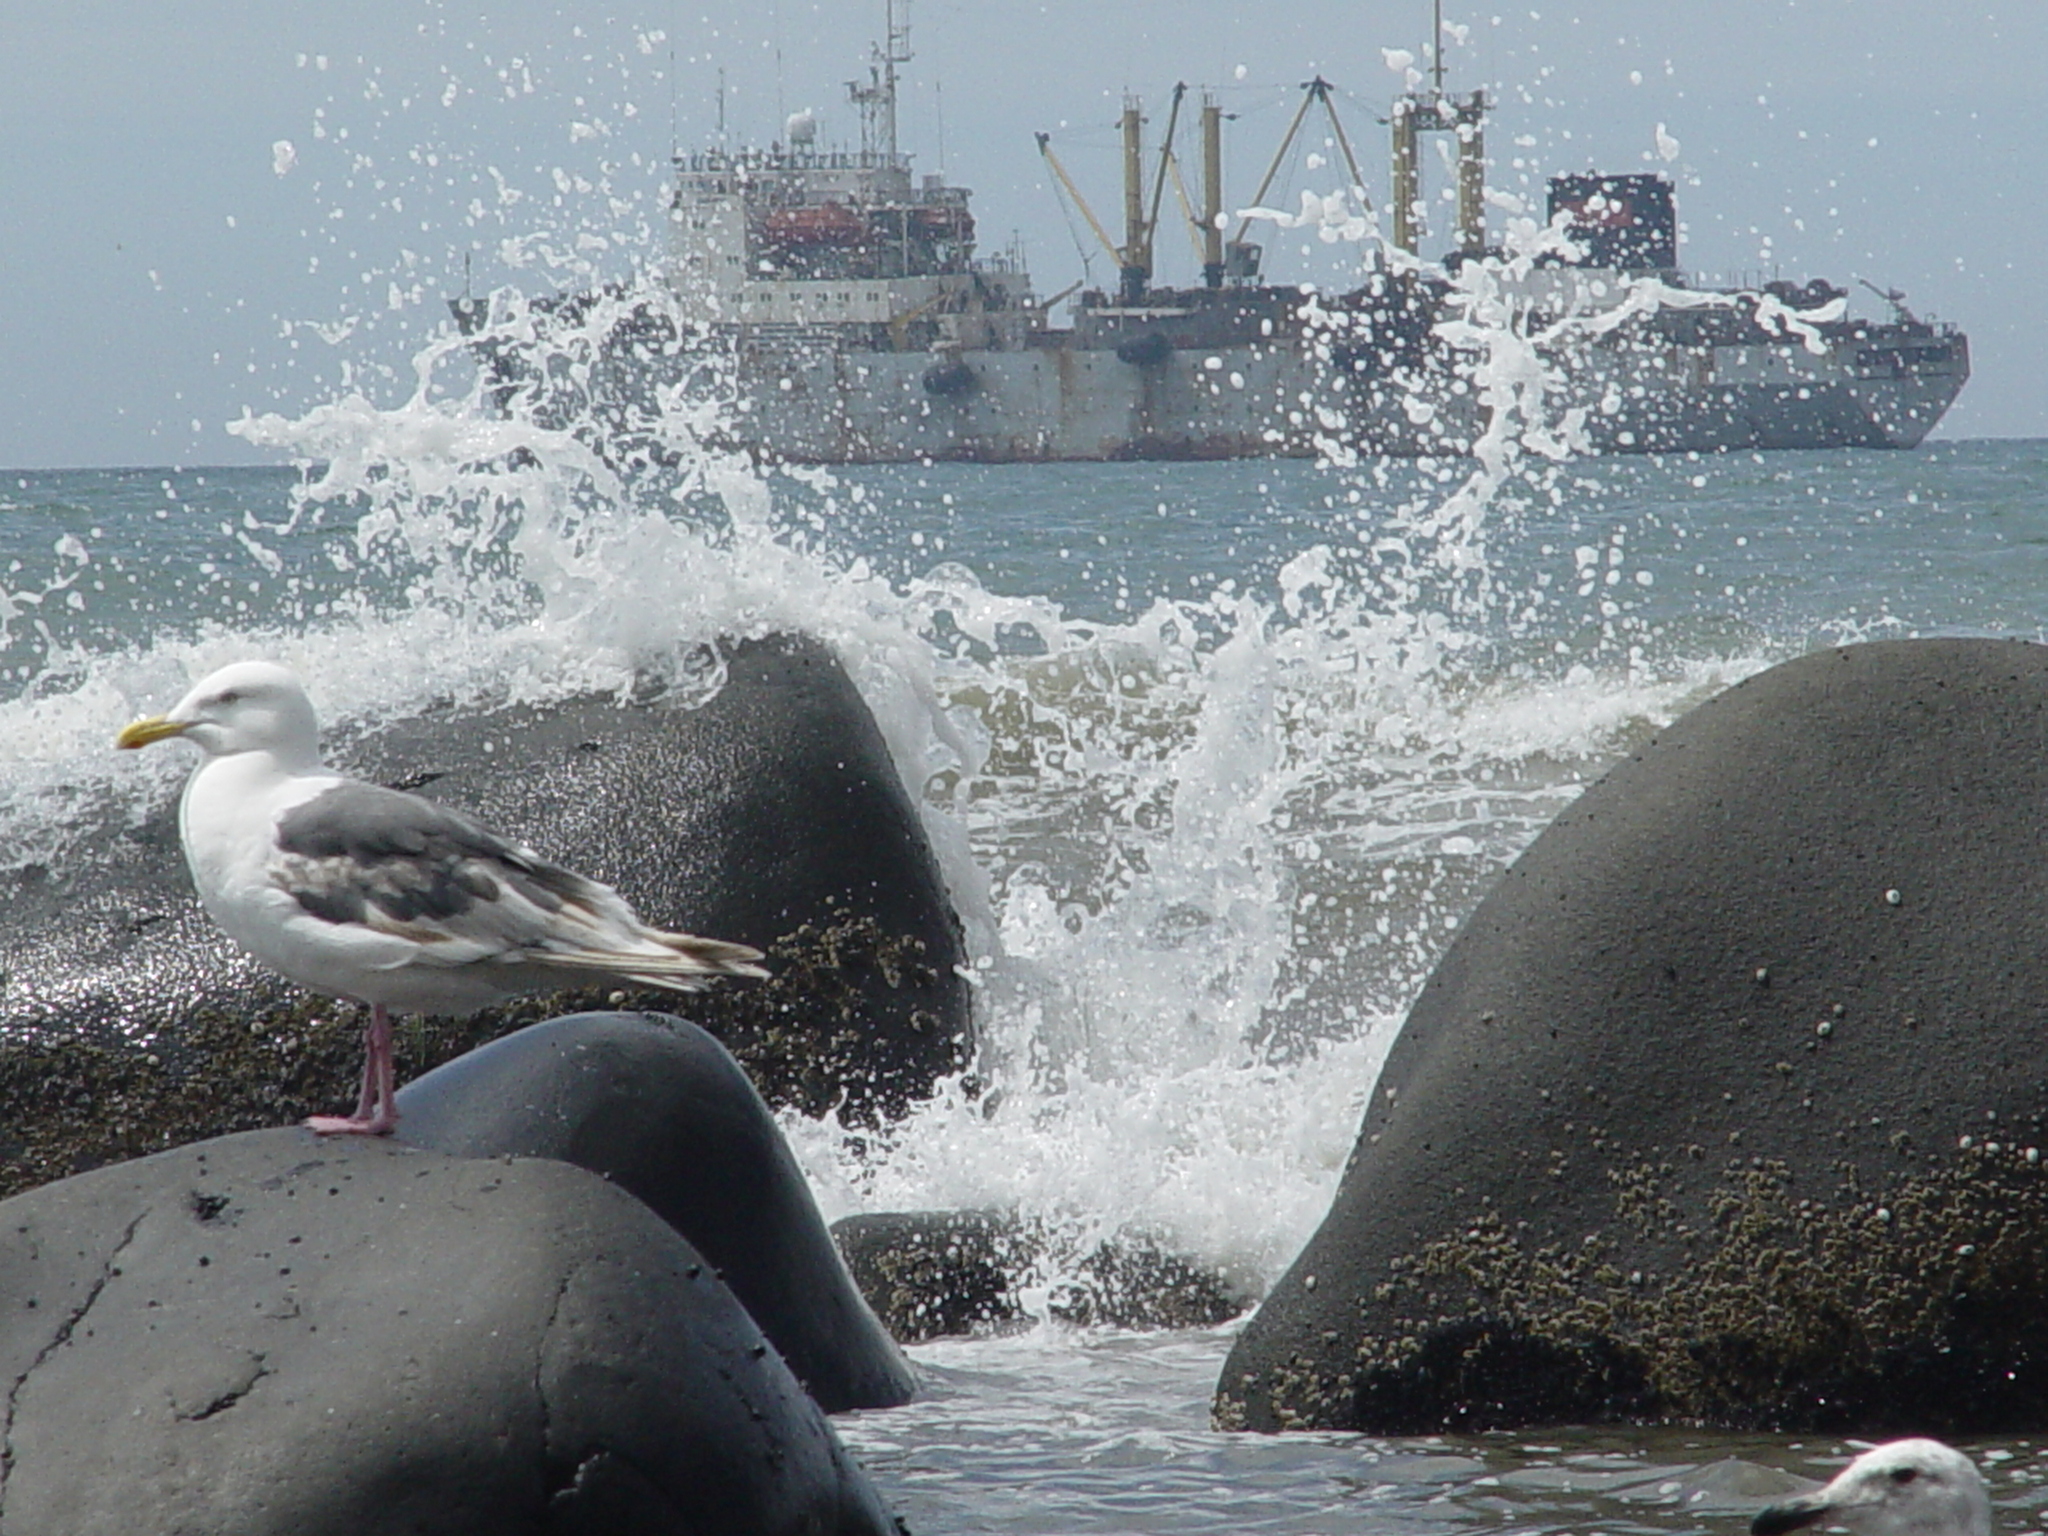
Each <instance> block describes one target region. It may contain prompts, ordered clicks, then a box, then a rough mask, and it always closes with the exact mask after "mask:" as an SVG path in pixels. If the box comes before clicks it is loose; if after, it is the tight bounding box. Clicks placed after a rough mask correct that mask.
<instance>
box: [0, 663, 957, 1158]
mask: <svg viewBox="0 0 2048 1536" xmlns="http://www.w3.org/2000/svg"><path fill="white" fill-rule="evenodd" d="M715 659H716V664H717V667H718V668H719V669H721V670H722V674H723V683H722V686H721V687H719V689H718V690H717V691H716V692H715V693H713V694H712V695H711V696H710V697H709V699H708V700H705V701H702V702H695V701H692V702H693V703H694V707H686V705H685V704H684V703H682V702H678V701H677V700H676V699H674V698H672V697H666V696H664V697H655V698H652V699H650V700H647V701H645V702H634V703H621V701H620V700H618V699H616V698H611V697H604V698H583V699H572V700H568V701H565V702H562V703H559V704H554V705H549V706H545V707H525V706H519V707H504V708H498V709H483V710H475V709H446V710H438V711H429V712H428V713H426V714H424V715H422V716H420V717H419V718H416V719H410V720H404V721H399V722H395V723H393V724H390V725H388V726H385V727H382V728H380V729H378V730H376V731H374V732H371V733H369V734H367V735H362V736H357V737H354V738H351V739H344V740H339V741H334V742H330V743H329V750H328V756H329V759H330V761H332V762H333V763H334V764H335V765H336V766H337V767H338V768H340V769H342V770H344V771H346V772H349V773H352V774H355V775H357V776H359V777H365V778H369V779H372V780H375V781H377V782H381V783H390V784H395V785H397V786H399V787H401V788H406V789H412V790H416V791H418V792H419V793H422V794H424V795H427V796H429V797H431V798H434V799H438V800H442V801H444V802H446V803H447V804H449V805H452V806H455V807H456V808H458V809H461V810H464V811H467V812H469V813H471V814H473V815H476V816H478V817H479V818H480V819H482V820H483V821H484V822H485V823H486V824H487V825H490V826H492V827H494V828H497V829H499V830H501V831H503V832H505V833H506V834H508V835H510V836H513V837H517V838H520V839H522V840H524V841H526V842H528V843H531V844H532V845H533V846H534V847H535V848H537V849H539V850H540V851H541V852H543V853H545V854H546V855H547V856H549V857H550V858H552V859H555V860H556V861H558V862H560V863H563V864H566V865H568V866H570V867H573V868H575V869H578V870H581V871H583V872H585V873H588V874H590V875H592V876H594V877H596V878H598V879H601V880H604V881H606V882H607V883H609V884H612V885H614V886H616V887H617V888H618V889H619V890H620V891H621V892H622V894H624V895H625V896H626V897H627V898H628V899H629V900H631V901H632V902H633V903H634V904H635V906H636V907H637V908H638V909H639V911H640V913H641V915H642V916H643V917H645V918H646V919H648V920H649V921H650V922H653V923H656V924H659V925H661V926H665V927H670V928H680V929H683V930H685V931H688V932H693V933H702V934H707V935H711V936H714V937H718V938H728V939H733V940H737V941H741V942H745V943H750V944H753V945H755V946H756V947H758V948H761V949H763V950H766V951H767V952H768V954H769V960H768V965H769V968H770V969H771V971H772V972H773V979H772V980H771V981H769V982H768V983H766V984H757V983H748V984H745V985H738V986H731V987H727V988H723V989H721V990H719V991H716V992H712V993H706V994H702V995H701V996H699V997H697V998H693V999H692V1005H691V1010H690V1011H691V1013H692V1015H693V1017H695V1018H697V1019H698V1021H699V1022H701V1023H703V1024H705V1025H706V1026H707V1027H709V1028H710V1029H711V1030H712V1031H713V1033H715V1034H717V1035H718V1036H719V1038H720V1039H722V1040H724V1041H725V1042H726V1043H727V1044H728V1045H729V1046H730V1047H731V1049H732V1050H733V1051H734V1053H735V1054H736V1055H737V1056H738V1057H739V1059H740V1060H741V1062H742V1063H743V1064H744V1065H745V1066H746V1068H747V1070H748V1071H749V1073H750V1074H751V1075H752V1076H753V1078H754V1080H755V1082H756V1083H757V1084H758V1085H759V1086H760V1088H761V1090H762V1092H763V1094H764V1095H765V1096H766V1097H767V1098H768V1099H769V1101H770V1102H771V1103H774V1104H776V1105H778V1106H783V1105H788V1106H794V1107H796V1108H799V1109H802V1110H804V1111H806V1112H811V1113H822V1112H824V1111H825V1110H827V1109H835V1108H836V1109H837V1110H838V1111H839V1112H840V1113H841V1114H842V1115H843V1116H844V1117H845V1118H846V1119H848V1120H849V1121H852V1122H855V1123H860V1122H864V1121H873V1120H878V1119H883V1118H887V1117H889V1116H892V1115H894V1114H896V1113H898V1112H900V1111H901V1109H902V1108H903V1107H904V1106H905V1105H906V1104H908V1103H910V1102H911V1101H913V1100H915V1099H917V1098H919V1097H921V1096H922V1095H924V1094H925V1093H927V1092H929V1090H930V1088H931V1085H932V1084H933V1083H934V1082H935V1081H936V1080H937V1079H939V1078H940V1077H942V1076H944V1075H946V1074H948V1073H950V1072H953V1071H955V1070H957V1069H958V1068H959V1067H960V1066H961V1065H962V1064H963V1063H964V1062H965V1061H966V1059H967V1057H968V1054H969V1052H970V1051H971V1048H972V1037H971V1021H970V1018H969V1010H968V990H967V984H966V982H965V981H964V980H963V979H962V970H961V967H962V963H963V961H964V959H965V949H964V941H963V937H962V933H961V929H960V924H959V920H958V918H957V916H956V914H955V912H954V909H953V906H952V901H951V897H950V895H949V893H948V891H947V888H946V885H945V881H944V878H943V876H942V875H941V873H940V871H939V868H938V865H937V862H936V859H935V858H934V855H933V852H932V849H931V847H930V845H929V843H928V840H927V839H926V837H925V834H924V832H923V829H922V826H921V824H920V822H919V819H918V814H917V810H916V807H915V805H914V804H913V803H912V800H911V797H910V793H909V791H908V790H907V789H906V786H905V784H904V783H903V780H902V777H901V775H900V774H899V773H898V771H897V769H896V766H895V764H894V762H893V761H892V759H891V757H890V754H889V750H888V746H887V743H886V742H885V741H884V739H883V737H882V733H881V731H880V729H879V727H878V726H877V724H876V722H875V720H874V717H873V715H872V714H871V713H870V711H869V710H868V708H867V705H866V704H865V702H864V701H863V700H862V698H861V696H860V694H859V692H858V690H857V689H856V688H855V687H854V684H853V682H852V680H851V679H850V678H849V677H848V676H847V674H846V672H845V670H844V669H843V668H842V667H841V666H840V664H839V662H838V660H837V659H836V658H835V657H834V656H833V655H832V653H831V652H830V651H829V650H828V649H827V648H826V647H825V646H823V645H822V644H820V643H819V642H817V641H815V640H812V639H809V638H807V637H804V636H798V635H778V636H770V637H767V638H765V639H760V640H750V641H743V642H733V643H729V644H726V645H724V646H723V647H721V649H720V651H719V653H718V655H717V657H716V658H715ZM76 814H77V815H79V816H83V817H100V818H102V819H103V820H104V823H105V824H104V825H103V826H101V827H98V828H97V829H96V830H95V831H94V832H93V833H92V834H91V835H90V836H83V837H81V839H80V840H79V841H80V844H81V846H86V847H90V848H92V849H94V850H95V852H96V857H95V858H93V859H89V860H88V859H81V860H77V861H66V862H63V863H58V864H53V865H51V866H50V867H43V866H36V865H31V866H29V867H27V868H26V869H24V870H23V871H22V872H21V873H20V874H19V875H18V877H16V878H15V879H14V881H13V883H12V884H11V886H10V888H9V890H8V893H7V897H8V899H7V900H6V901H5V902H0V1042H4V1043H0V1159H4V1171H0V1192H6V1191H9V1190H15V1189H21V1188H25V1187H27V1186H29V1185H30V1184H33V1183H38V1182H41V1181H43V1180H45V1179H49V1178H54V1177H59V1176H61V1175H63V1174H66V1173H70V1172H74V1171H77V1170H78V1169H80V1168H84V1167H91V1166H96V1165H97V1164H99V1163H103V1162H107V1161H111V1160H113V1159H116V1158H119V1157H123V1156H134V1155H137V1154H139V1153H142V1152H148V1151H153V1150H156V1149H157V1148H160V1147H162V1146H164V1145H165V1144H166V1143H167V1142H173V1143H175V1142H180V1141H186V1140H191V1139H194V1138H196V1137H201V1136H207V1135H215V1134H219V1133H221V1132H223V1131H232V1130H240V1129H247V1128H253V1127H256V1126H262V1125H274V1124H278V1123H280V1122H283V1121H287V1120H291V1119H296V1118H299V1117H301V1116H303V1115H305V1114H307V1113H312V1112H316V1111H320V1110H332V1109H335V1108H337V1107H340V1106H341V1105H343V1104H345V1103H346V1102H347V1101H348V1099H349V1098H351V1097H352V1096H353V1091H354V1082H355V1071H356V1069H355V1067H354V1065H353V1062H352V1058H353V1057H354V1055H355V1053H356V1050H357V1036H358V1032H359V1029H360V1023H359V1021H358V1019H357V1018H356V1017H355V1016H354V1011H353V1010H352V1009H351V1008H350V1007H348V1006H346V1005H336V1004H334V1003H332V1002H331V1001H330V1000H328V999H324V998H316V997H313V996H312V995H311V994H308V993H305V992H302V991H300V990H299V989H297V988H294V987H291V986H289V985H287V984H286V983H284V982H282V981H280V980H279V979H277V978H276V977H274V976H271V975H270V974H269V973H267V972H265V971H264V970H263V969H262V968H261V967H260V966H259V965H257V964H256V962H254V961H253V960H251V959H250V958H249V957H248V956H246V955H244V954H242V953H241V952H240V951H239V950H237V949H236V948H235V946H234V945H233V944H232V943H231V942H230V941H229V940H228V939H227V938H226V937H225V936H224V935H222V934H221V933H220V932H219V931H218V930H217V929H216V928H215V927H214V926H213V924H212V923H211V922H210V921H208V919H207V917H206V915H205V914H204V913H203V912H202V911H201V910H200V909H199V906H198V903H197V901H196V899H195V898H194V896H193V893H192V885H191V879H190V876H189V875H188V874H187V872H186V869H185V865H184V860H183V858H182V857H181V855H180V852H179V848H178V835H177V808H176V805H175V803H173V802H172V801H171V800H168V799H167V800H165V801H164V803H162V804H160V805H157V806H154V807H152V808H151V809H150V810H149V811H148V812H147V813H146V814H142V815H135V814H132V813H131V812H130V811H129V810H128V809H127V808H124V807H119V806H106V807H101V808H97V809H95V808H93V807H88V806H81V807H79V808H78V809H77V811H76ZM610 1001H611V999H610V997H609V996H608V994H604V993H594V994H589V995H583V996H579V997H577V998H574V999H566V998H559V997H558V998H543V999H532V1000H527V1001H523V1002H514V1003H511V1004H508V1005H506V1006H504V1007H503V1008H499V1009H492V1010H488V1011H486V1012H484V1013H482V1014H479V1015H477V1016H476V1017H474V1018H471V1019H465V1020H459V1021H444V1020H435V1021H417V1020H409V1021H403V1022H402V1023H401V1027H400V1030H399V1034H398V1051H399V1062H400V1072H401V1076H410V1075H414V1074H417V1073H418V1072H421V1071H423V1070H425V1069H427V1068H429V1067H432V1066H435V1065H437V1064H438V1063H440V1062H442V1061H445V1060H448V1059H450V1058H451V1057H453V1056H455V1055H458V1054H460V1053H461V1052H462V1051H465V1050H467V1049H469V1048H471V1047H472V1046H474V1045H477V1044H479V1043H481V1042H482V1041H485V1040H488V1039H491V1038H494V1037H496V1036H497V1035H501V1034H504V1033H506V1032H507V1031H509V1030H511V1029H514V1028H517V1027H518V1026H520V1025H522V1024H525V1023H530V1022H533V1021H535V1020H538V1019H543V1018H547V1017H550V1016H551V1015H553V1014H557V1013H561V1012H566V1011H571V1010H572V1008H573V1007H575V1006H582V1007H589V1006H607V1005H608V1004H609V1003H610ZM632 1001H633V1002H634V1003H635V1004H636V1005H642V1006H645V1005H648V1004H652V1005H654V1006H665V1005H664V1004H663V1003H662V1002H661V1001H660V995H659V994H651V995H647V996H644V997H643V996H636V997H635V998H634V999H632ZM671 1001H672V1000H671Z"/></svg>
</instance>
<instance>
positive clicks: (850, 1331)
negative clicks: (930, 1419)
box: [398, 1013, 916, 1413]
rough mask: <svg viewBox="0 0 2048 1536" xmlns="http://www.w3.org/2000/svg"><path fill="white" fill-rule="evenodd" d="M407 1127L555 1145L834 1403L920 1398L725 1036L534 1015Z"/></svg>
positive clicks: (408, 1118) (553, 1152) (473, 1147)
mask: <svg viewBox="0 0 2048 1536" xmlns="http://www.w3.org/2000/svg"><path fill="white" fill-rule="evenodd" d="M398 1110H399V1123H398V1134H399V1136H400V1137H402V1138H403V1139H404V1140H406V1141H409V1142H411V1143H412V1144H413V1145H415V1146H421V1147H430V1148H432V1149H433V1150H435V1151H437V1152H447V1153H452V1154H453V1155H455V1156H458V1157H496V1156H502V1155H511V1156H515V1157H551V1158H556V1159H559V1160H560V1161H562V1162H568V1163H574V1164H576V1165H577V1166H578V1167H581V1168H588V1169H589V1170H590V1171H591V1172H593V1173H596V1174H601V1175H602V1176H603V1177H605V1178H607V1179H609V1180H610V1181H611V1182H613V1183H614V1184H616V1185H618V1186H619V1188H621V1189H624V1190H626V1191H628V1192H630V1193H631V1194H633V1195H635V1196H637V1197H638V1198H639V1199H640V1200H641V1201H642V1202H643V1203H644V1204H646V1205H647V1206H648V1207H649V1208H650V1209H651V1210H652V1211H653V1212H654V1213H655V1214H656V1215H657V1216H659V1217H661V1218H662V1220H664V1221H666V1222H667V1223H668V1224H669V1225H670V1226H672V1227H674V1228H675V1229H676V1231H678V1232H680V1233H681V1234H682V1235H683V1236H684V1237H685V1238H687V1239H689V1241H690V1243H691V1245H692V1246H694V1247H695V1248H696V1249H697V1251H698V1252H699V1253H701V1254H703V1255H704V1257H705V1258H706V1259H707V1260H708V1261H709V1262H710V1263H711V1264H712V1265H713V1266H714V1267H715V1268H716V1270H717V1272H718V1275H719V1278H721V1279H722V1280H724V1281H725V1283H726V1285H727V1287H728V1288H730V1289H731V1291H732V1292H733V1294H734V1295H735V1296H737V1297H738V1298H739V1300H740V1302H741V1304H742V1305H743V1306H745V1307H746V1309H747V1311H748V1312H749V1313H751V1314H752V1316H753V1318H754V1321H755V1322H756V1323H758V1324H760V1326H761V1331H762V1332H763V1333H765V1334H767V1336H768V1338H769V1341H770V1342H771V1343H773V1344H774V1345H775V1347H776V1348H777V1349H778V1350H780V1351H781V1352H782V1358H783V1359H784V1361H786V1362H787V1363H788V1365H789V1368H790V1369H791V1370H792V1371H793V1372H795V1374H796V1378H797V1380H798V1381H800V1382H802V1383H803V1384H804V1386H805V1387H806V1388H808V1389H809V1391H810V1394H811V1396H812V1397H813V1398H815V1399H816V1400H817V1402H818V1404H819V1406H820V1407H822V1408H824V1410H825V1411H826V1412H827V1413H838V1412H841V1411H843V1410H845V1409H848V1408H892V1407H895V1406H896V1405H897V1404H899V1403H906V1402H908V1401H909V1400H910V1398H911V1395H912V1393H913V1392H914V1391H915V1389H916V1380H915V1378H914V1377H913V1375H912V1374H911V1370H910V1364H909V1362H908V1361H907V1360H905V1359H904V1358H903V1352H902V1351H901V1350H899V1349H898V1348H897V1347H896V1345H895V1343H894V1341H893V1340H891V1339H890V1337H889V1335H888V1333H887V1332H886V1331H884V1329H883V1327H882V1325H881V1324H880V1323H879V1322H877V1321H876V1320H875V1315H874V1314H873V1313H872V1312H870V1311H869V1310H868V1308H867V1304H866V1303H865V1302H863V1301H862V1300H861V1295H860V1292H859V1291H858V1290H857V1289H855V1287H854V1283H853V1280H852V1278H851V1277H850V1276H849V1275H848V1274H847V1272H846V1266H845V1264H844V1263H842V1262H841V1261H840V1257H839V1251H838V1249H836V1248H835V1247H834V1246H833V1244H832V1238H831V1235H830V1234H829V1233H828V1232H827V1231H826V1229H825V1223H824V1220H823V1218H822V1217H820V1216H819V1214H818V1207H817V1203H816V1202H815V1201H814V1200H813V1199H812V1198H811V1191H810V1187H809V1185H808V1184H806V1183H805V1181H804V1176H803V1170H801V1169H800V1168H798V1167H797V1165H796V1159H795V1158H794V1157H793V1156H791V1155H790V1151H789V1146H788V1144H787V1143H786V1142H785V1141H784V1140H783V1139H782V1133H781V1132H780V1131H779V1130H778V1129H777V1128H776V1125H775V1118H774V1116H773V1115H771V1114H770V1113H769V1111H768V1106H767V1105H766V1104H764V1103H762V1102H761V1096H760V1095H759V1094H758V1093H756V1092H755V1091H754V1087H753V1084H751V1083H749V1082H748V1081H747V1076H746V1074H745V1073H744V1072H742V1071H741V1070H740V1068H739V1064H738V1063H737V1062H735V1061H734V1060H733V1059H732V1056H731V1055H730V1053H728V1052H727V1051H726V1049H725V1047H723V1046H722V1045H720V1044H719V1043H718V1042H717V1041H716V1040H714V1039H712V1038H711V1036H710V1035H708V1034H706V1033H705V1032H704V1031H703V1030H701V1029H699V1028H698V1027H697V1026H696V1025H694V1024H689V1023H686V1022H684V1021H683V1020H681V1019H678V1018H673V1017H670V1016H667V1015H663V1014H620V1013H586V1014H577V1015H574V1016H572V1017H569V1018H563V1019H550V1020H549V1021H547V1022H546V1023H544V1024H533V1025H529V1026H528V1027H527V1028H525V1029H522V1030H520V1031H518V1032H517V1033H516V1034H511V1035H507V1036H505V1037H504V1038H503V1039H501V1040H494V1041H492V1042H491V1043H490V1044H489V1045H486V1046H483V1047H481V1048H479V1049H477V1050H474V1051H471V1052H470V1053H469V1054H468V1055H466V1056H461V1057H458V1058H457V1059H456V1060H454V1061H451V1062H449V1063H447V1064H446V1065H445V1066H441V1067H437V1068H435V1070H433V1071H432V1072H429V1073H427V1074H426V1076H424V1077H421V1078H418V1079H415V1080H414V1081H413V1082H411V1083H408V1084H407V1085H406V1086H405V1088H404V1089H402V1090H401V1091H400V1092H399V1095H398Z"/></svg>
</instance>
